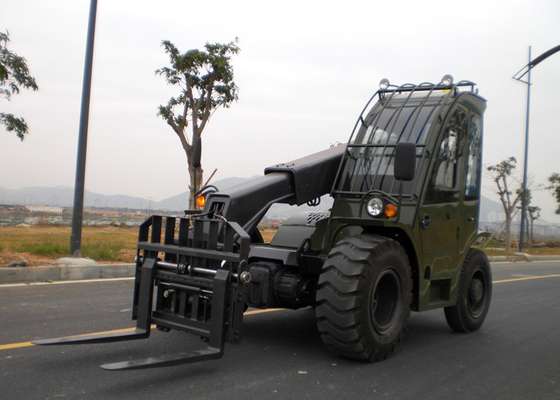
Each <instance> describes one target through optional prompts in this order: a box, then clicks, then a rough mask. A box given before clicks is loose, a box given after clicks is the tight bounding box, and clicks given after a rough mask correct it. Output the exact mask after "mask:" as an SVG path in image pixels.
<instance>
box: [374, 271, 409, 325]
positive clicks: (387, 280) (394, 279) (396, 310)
mask: <svg viewBox="0 0 560 400" xmlns="http://www.w3.org/2000/svg"><path fill="white" fill-rule="evenodd" d="M401 292H402V285H401V279H400V275H399V274H398V273H397V272H396V271H395V269H394V268H388V269H386V270H384V271H383V272H382V273H381V274H380V275H379V277H378V279H377V281H376V282H375V286H374V289H373V298H372V307H371V321H372V323H373V328H374V329H375V331H376V332H377V333H379V334H380V335H385V334H387V333H390V332H392V331H393V329H394V327H395V325H397V323H398V321H399V316H400V310H401V308H402V307H401V303H402V299H401Z"/></svg>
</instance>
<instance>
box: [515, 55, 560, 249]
mask: <svg viewBox="0 0 560 400" xmlns="http://www.w3.org/2000/svg"><path fill="white" fill-rule="evenodd" d="M558 51H560V45H559V46H556V47H553V48H552V49H550V50H548V51H546V52H544V53H543V54H541V55H540V56H538V57H537V58H535V59H534V60H533V61H531V46H529V63H527V65H526V66H524V67H523V68H521V70H520V71H519V72H518V73H517V74H515V75H514V76H513V79H515V80H518V81H519V82H523V83H525V84H526V85H527V117H526V119H525V157H524V160H523V184H522V187H523V193H522V194H521V232H519V252H523V247H524V244H525V220H526V219H527V200H528V199H527V164H528V159H529V109H530V103H531V69H533V68H534V67H535V66H536V65H537V64H539V63H540V62H541V61H543V60H545V59H546V58H548V57H550V56H551V55H553V54H554V53H556V52H558ZM525 75H527V81H524V80H522V78H523V77H524V76H525Z"/></svg>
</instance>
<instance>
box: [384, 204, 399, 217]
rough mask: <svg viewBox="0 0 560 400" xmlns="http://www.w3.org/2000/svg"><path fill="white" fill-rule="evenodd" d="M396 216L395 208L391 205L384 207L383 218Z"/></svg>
mask: <svg viewBox="0 0 560 400" xmlns="http://www.w3.org/2000/svg"><path fill="white" fill-rule="evenodd" d="M396 215H397V206H396V205H394V204H391V203H387V205H385V216H386V217H387V218H393V217H395V216H396Z"/></svg>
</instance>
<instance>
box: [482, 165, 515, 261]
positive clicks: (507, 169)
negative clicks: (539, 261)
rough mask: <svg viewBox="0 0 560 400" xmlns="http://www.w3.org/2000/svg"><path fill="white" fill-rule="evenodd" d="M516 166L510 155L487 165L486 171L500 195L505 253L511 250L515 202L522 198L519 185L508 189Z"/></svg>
mask: <svg viewBox="0 0 560 400" xmlns="http://www.w3.org/2000/svg"><path fill="white" fill-rule="evenodd" d="M516 168H517V160H516V159H515V157H510V158H508V159H506V160H503V161H502V162H500V163H498V164H495V165H491V166H489V167H488V168H487V169H488V172H489V174H490V176H491V177H492V179H493V180H494V182H495V183H496V193H497V194H498V196H499V197H500V201H501V203H502V206H503V208H504V213H505V214H506V221H505V223H506V227H505V234H506V238H505V250H506V252H507V253H509V252H511V221H512V219H513V213H514V211H515V207H516V206H517V203H519V202H520V201H521V199H522V193H523V189H522V188H521V187H520V188H518V189H516V190H515V193H513V192H512V191H511V189H510V186H511V184H510V182H508V179H510V178H511V176H512V174H513V172H514V171H515V169H516Z"/></svg>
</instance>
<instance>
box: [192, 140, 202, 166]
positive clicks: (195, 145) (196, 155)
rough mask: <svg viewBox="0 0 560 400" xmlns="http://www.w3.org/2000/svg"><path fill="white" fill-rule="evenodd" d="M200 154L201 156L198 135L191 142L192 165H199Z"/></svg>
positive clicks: (200, 142)
mask: <svg viewBox="0 0 560 400" xmlns="http://www.w3.org/2000/svg"><path fill="white" fill-rule="evenodd" d="M201 156H202V139H201V138H200V137H197V138H196V139H195V140H194V143H193V156H192V166H193V167H194V168H198V167H200V158H201Z"/></svg>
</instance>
